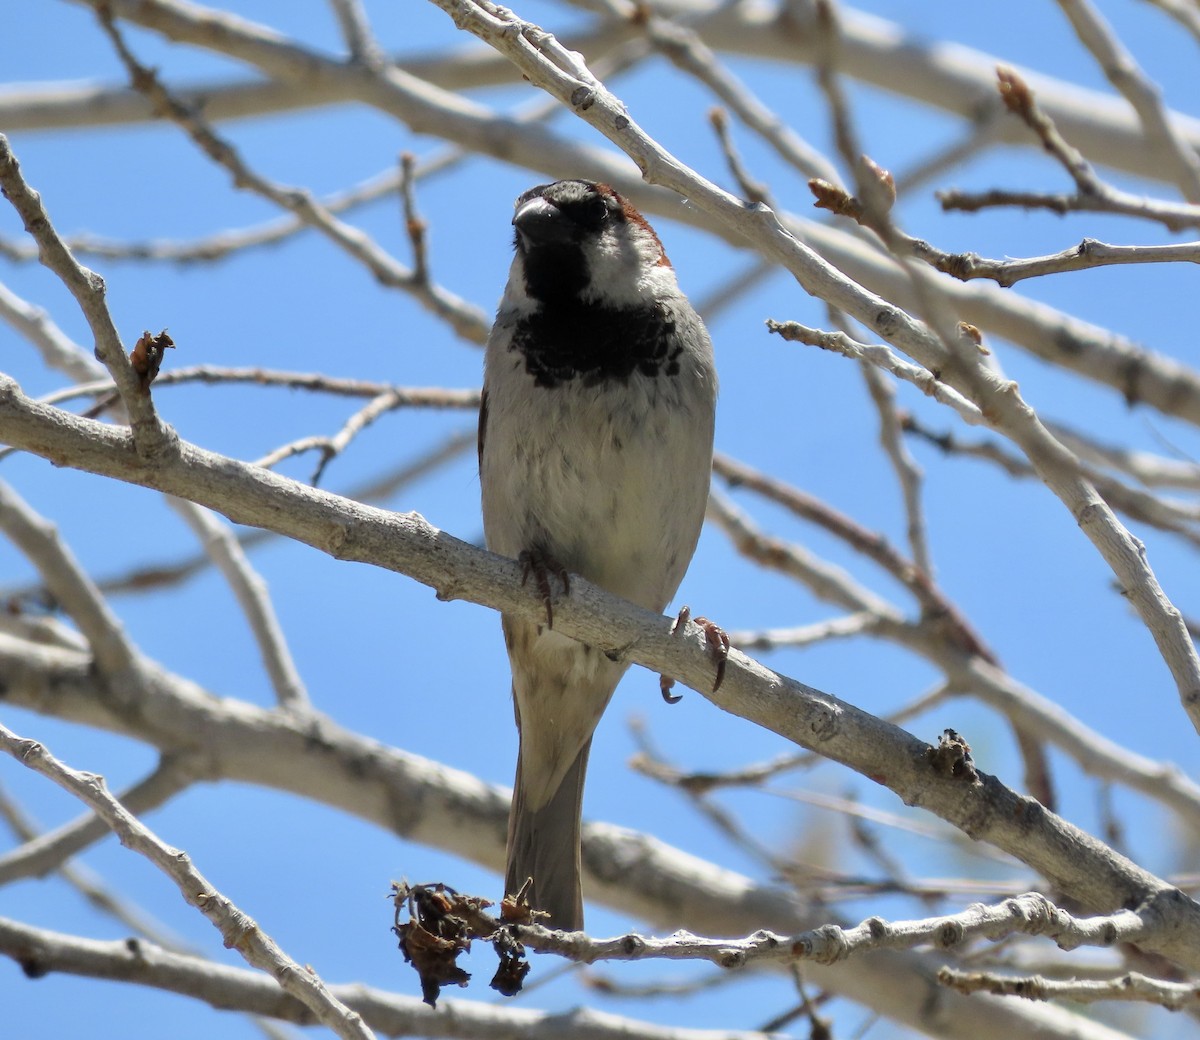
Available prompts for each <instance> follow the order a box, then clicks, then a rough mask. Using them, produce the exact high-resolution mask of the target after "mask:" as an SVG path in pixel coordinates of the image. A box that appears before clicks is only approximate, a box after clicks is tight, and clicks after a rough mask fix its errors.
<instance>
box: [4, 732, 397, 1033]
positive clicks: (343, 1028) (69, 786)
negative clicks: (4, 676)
mask: <svg viewBox="0 0 1200 1040" xmlns="http://www.w3.org/2000/svg"><path fill="white" fill-rule="evenodd" d="M0 747H2V748H3V750H4V751H6V752H7V753H8V754H10V755H11V756H12V757H13V758H15V759H16V760H17V761H18V762H21V763H22V764H23V765H26V766H28V767H29V768H30V769H32V770H34V771H35V772H38V773H41V774H42V775H43V776H45V777H47V778H48V779H50V780H52V781H54V783H56V784H58V785H59V786H60V787H62V788H63V789H64V790H66V791H69V792H70V793H71V794H73V795H75V797H76V798H78V799H79V800H80V801H82V802H83V803H84V804H85V805H88V806H90V807H91V808H92V809H93V810H94V811H95V812H96V814H97V815H98V816H99V817H100V818H101V819H102V820H103V821H104V822H105V823H106V824H107V825H108V826H109V827H110V828H111V829H112V831H113V833H114V834H116V835H117V836H118V837H119V838H120V839H121V843H122V844H123V845H125V846H126V847H127V848H130V849H132V850H133V851H135V852H138V853H140V854H141V855H143V856H145V857H146V858H147V859H148V860H150V862H151V863H153V864H154V865H155V866H156V867H158V868H159V870H161V871H162V872H163V873H164V874H166V875H167V876H168V877H169V878H170V879H171V880H172V881H174V882H175V884H176V885H177V886H178V887H179V892H180V894H181V895H182V896H183V898H184V899H185V900H186V901H187V903H188V904H189V905H191V906H194V907H195V908H196V909H197V910H199V911H200V912H201V913H202V914H204V916H205V917H207V918H208V919H209V921H211V922H212V924H213V925H214V926H215V927H216V928H217V929H218V930H219V931H220V933H221V935H222V937H223V938H224V940H225V945H226V946H227V947H229V948H230V949H236V950H237V951H238V952H239V953H241V955H242V956H243V957H245V958H246V960H247V962H248V963H250V964H252V965H254V966H255V967H256V968H260V969H262V970H263V971H266V972H269V973H270V974H271V975H272V976H273V977H274V978H275V980H276V982H278V983H279V985H280V986H282V987H283V988H284V989H285V990H286V991H287V992H288V993H290V994H291V995H292V996H294V997H296V998H297V999H298V1000H300V1001H301V1002H302V1003H303V1004H304V1005H305V1006H306V1007H307V1008H309V1010H311V1011H312V1012H313V1014H314V1015H315V1016H316V1018H317V1019H318V1020H319V1021H320V1022H321V1023H322V1024H323V1025H325V1026H328V1027H329V1028H330V1029H331V1030H333V1032H335V1033H336V1034H337V1035H338V1036H340V1037H342V1038H343V1040H373V1037H374V1034H373V1033H372V1032H371V1030H370V1029H369V1028H368V1027H367V1026H366V1024H365V1023H364V1022H363V1021H362V1019H361V1017H360V1016H359V1015H358V1014H357V1013H355V1012H353V1011H351V1010H350V1009H349V1008H347V1007H346V1006H345V1005H344V1004H342V1003H341V1002H340V1001H339V1000H338V999H337V998H336V997H334V996H333V995H332V994H331V993H330V992H329V991H328V990H327V989H326V987H325V984H324V983H323V982H322V981H321V980H320V978H319V977H318V976H317V974H316V972H315V971H313V970H312V968H311V967H307V966H301V965H299V964H297V963H296V962H295V961H293V960H292V959H291V958H290V957H288V956H287V955H286V954H285V953H284V952H283V950H281V949H280V948H279V947H278V946H277V945H276V944H275V942H274V940H273V939H271V937H270V936H269V935H267V933H266V932H265V931H263V929H262V928H260V927H259V925H258V924H257V923H256V922H254V921H253V920H251V919H250V918H249V917H247V916H246V915H245V914H244V913H242V911H240V910H239V909H238V908H237V907H236V906H234V905H233V903H231V902H230V901H229V900H228V899H226V898H225V896H223V895H222V894H221V893H220V892H218V891H217V890H216V889H214V888H213V887H212V886H211V885H210V884H209V883H208V880H207V879H206V878H205V877H204V876H203V875H202V874H201V873H200V872H199V871H198V870H197V869H196V868H195V867H194V866H193V865H192V862H191V859H190V858H189V857H188V855H187V854H186V853H184V852H181V851H180V850H178V849H173V848H171V847H170V846H168V845H166V844H165V843H164V842H162V841H161V840H160V839H159V838H158V836H157V835H156V834H154V832H153V831H151V830H150V829H149V828H148V827H146V826H145V825H144V824H143V823H141V822H140V821H139V820H138V819H137V817H135V816H134V815H133V814H132V813H130V812H129V810H127V809H126V808H125V807H124V806H123V805H121V803H120V802H118V801H117V800H116V799H115V798H114V797H113V796H112V795H111V794H109V793H108V790H107V789H106V788H105V785H104V778H103V777H100V776H97V775H96V774H94V773H80V772H77V771H76V770H74V769H71V768H70V767H68V766H66V765H64V764H63V763H62V762H59V761H58V760H57V759H56V758H55V757H54V756H53V755H51V754H50V752H49V751H47V750H46V749H45V748H44V747H43V746H42V745H41V744H39V743H37V742H36V741H33V740H26V739H24V738H22V737H19V736H17V734H15V733H13V732H12V731H11V730H9V729H8V728H7V727H5V726H0Z"/></svg>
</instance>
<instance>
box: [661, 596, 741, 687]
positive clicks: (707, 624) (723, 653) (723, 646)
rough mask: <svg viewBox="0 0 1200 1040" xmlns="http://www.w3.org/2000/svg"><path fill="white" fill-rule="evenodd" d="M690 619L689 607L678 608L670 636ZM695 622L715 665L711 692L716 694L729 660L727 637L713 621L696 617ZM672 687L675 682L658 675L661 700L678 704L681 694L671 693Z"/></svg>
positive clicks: (723, 678)
mask: <svg viewBox="0 0 1200 1040" xmlns="http://www.w3.org/2000/svg"><path fill="white" fill-rule="evenodd" d="M691 618H692V609H691V607H687V606H683V607H680V608H679V614H678V615H676V617H675V621H674V622H673V623H672V625H671V635H674V634H675V633H676V632H678V631H679V630H680V629H682V628H683V627H684V626H685V625H687V623H688V621H689V620H691ZM695 621H696V624H697V625H699V626H700V628H701V629H703V630H704V640H705V642H707V643H708V651H709V653H710V654H711V655H712V657H713V660H714V661H716V664H717V677H716V680H715V681H714V682H713V688H712V692H713V693H716V692H717V690H719V689H720V688H721V683H723V682H724V681H725V662H726V661H727V660H729V636H727V635H726V634H725V630H724V629H723V628H721V626H720V625H718V624H717V623H716V622H715V621H709V620H708V618H706V617H698V618H696V619H695ZM674 685H675V680H674V679H672V678H671V677H670V676H667V675H660V676H659V677H658V688H659V690H660V691H661V692H662V698H663V700H664V701H666V702H667V703H668V704H678V703H679V702H680V701H681V700H683V696H682V695H681V694H677V693H675V694H673V693H671V687H672V686H674Z"/></svg>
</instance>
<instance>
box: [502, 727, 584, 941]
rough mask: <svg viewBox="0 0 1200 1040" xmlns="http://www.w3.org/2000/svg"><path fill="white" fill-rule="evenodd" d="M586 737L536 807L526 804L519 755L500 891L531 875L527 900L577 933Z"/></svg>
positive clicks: (555, 925)
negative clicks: (547, 796) (546, 798)
mask: <svg viewBox="0 0 1200 1040" xmlns="http://www.w3.org/2000/svg"><path fill="white" fill-rule="evenodd" d="M591 748H592V742H591V740H588V742H587V743H586V744H584V745H583V748H582V750H581V751H580V752H579V754H578V755H577V756H576V757H575V761H574V762H572V763H571V767H570V768H569V769H568V770H567V772H566V774H565V775H564V776H563V779H562V783H560V784H559V785H558V790H557V791H555V792H554V794H553V796H552V797H551V798H550V800H549V801H548V802H547V803H546V804H545V805H544V806H542V808H540V809H536V810H535V809H529V808H528V807H527V806H526V798H525V785H524V784H523V783H522V781H521V759H520V756H518V758H517V778H516V782H515V783H514V784H513V800H512V809H511V811H510V812H509V816H508V869H507V870H506V871H505V875H504V890H505V892H506V893H508V894H510V895H511V894H513V893H515V892H517V891H518V890H519V889H520V887H521V886H522V885H523V884H525V880H526V879H527V878H533V889H532V892H531V894H530V897H529V903H530V905H531V906H532V907H533V908H534V909H535V910H544V911H546V912H547V913H548V914H549V915H550V920H549V921H548V922H546V923H548V924H549V926H550V927H551V928H563V929H566V930H568V931H578V930H579V929H581V928H583V894H582V892H581V891H580V885H579V825H580V815H581V813H582V807H583V780H584V776H585V774H586V773H587V761H588V752H589V751H590V750H591Z"/></svg>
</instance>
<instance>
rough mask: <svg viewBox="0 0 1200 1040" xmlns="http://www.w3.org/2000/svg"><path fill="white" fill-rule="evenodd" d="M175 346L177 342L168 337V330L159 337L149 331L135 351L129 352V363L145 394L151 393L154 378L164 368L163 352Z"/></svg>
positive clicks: (142, 336) (137, 344)
mask: <svg viewBox="0 0 1200 1040" xmlns="http://www.w3.org/2000/svg"><path fill="white" fill-rule="evenodd" d="M174 346H175V341H174V340H173V339H171V337H170V336H168V335H167V330H166V329H163V330H162V332H160V333H159V334H158V335H157V336H155V335H152V334H151V333H150V331H149V330H147V331H145V332H143V333H142V335H141V338H140V339H139V340H138V341H137V343H136V344H134V347H133V350H131V351H130V352H129V363H130V364H131V365H133V370H134V371H135V372H136V373H137V375H138V379H139V380H140V381H141V384H142V392H143V393H149V392H150V384H151V383H152V382H154V377H155V376H157V375H158V370H159V369H160V368H161V367H162V361H163V352H164V351H165V350H166V349H167V348H168V347H174Z"/></svg>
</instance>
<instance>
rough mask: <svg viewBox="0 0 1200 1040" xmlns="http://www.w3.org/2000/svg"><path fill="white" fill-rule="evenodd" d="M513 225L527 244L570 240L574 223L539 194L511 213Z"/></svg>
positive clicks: (541, 244) (548, 243)
mask: <svg viewBox="0 0 1200 1040" xmlns="http://www.w3.org/2000/svg"><path fill="white" fill-rule="evenodd" d="M512 222H513V227H515V228H516V229H517V234H518V235H519V236H520V237H521V239H522V241H524V242H525V243H527V244H529V245H537V246H544V245H554V244H557V243H565V242H569V241H571V239H572V237H573V233H574V225H573V224H572V222H571V221H570V220H568V219H567V217H565V216H564V215H563V212H562V210H560V209H559V208H558V207H557V206H555V205H554V204H553V203H551V202H548V201H546V199H544V198H542V197H541V196H537V197H535V198H532V199H529V200H528V201H527V202H523V203H522V204H521V206H520V208H519V209H518V210H517V212H516V213H514V214H513V219H512Z"/></svg>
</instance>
